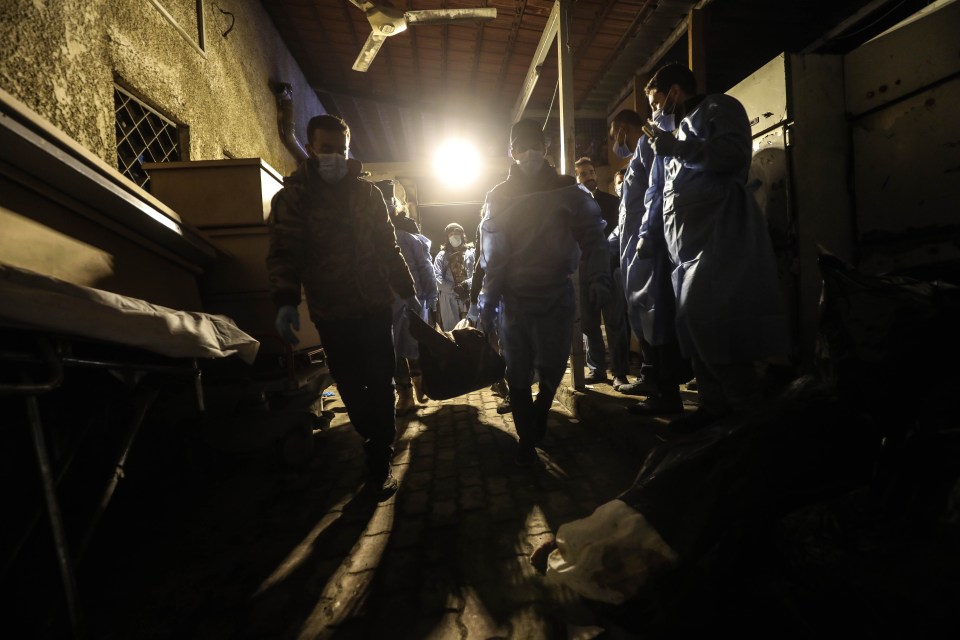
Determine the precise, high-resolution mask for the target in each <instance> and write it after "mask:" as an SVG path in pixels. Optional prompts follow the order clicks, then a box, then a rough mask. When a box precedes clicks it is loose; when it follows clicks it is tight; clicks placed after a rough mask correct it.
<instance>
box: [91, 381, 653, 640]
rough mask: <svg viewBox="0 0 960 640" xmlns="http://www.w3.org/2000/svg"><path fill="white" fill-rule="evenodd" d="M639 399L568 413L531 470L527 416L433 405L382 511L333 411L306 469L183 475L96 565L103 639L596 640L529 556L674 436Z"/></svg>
mask: <svg viewBox="0 0 960 640" xmlns="http://www.w3.org/2000/svg"><path fill="white" fill-rule="evenodd" d="M634 400H635V399H633V398H628V397H625V396H621V395H620V394H617V393H616V392H614V391H613V390H612V389H610V388H609V387H607V386H606V385H598V386H597V387H596V388H595V389H593V390H592V391H588V392H587V394H586V395H584V396H580V397H579V398H578V402H579V404H578V409H577V411H578V416H579V419H577V418H573V417H572V414H571V413H570V412H569V411H568V410H567V409H566V408H565V407H564V406H562V405H560V404H559V403H555V404H554V410H553V412H552V415H551V418H550V423H549V435H548V437H547V439H546V441H545V442H544V443H543V448H542V452H541V459H542V465H540V466H538V467H536V468H533V469H521V468H518V467H516V466H515V465H514V464H513V462H512V458H513V453H514V447H515V432H514V428H513V421H512V418H511V417H510V416H501V415H498V414H497V413H496V403H497V398H496V397H495V396H494V395H493V394H491V393H490V392H488V391H484V392H478V393H472V394H469V395H467V396H464V397H461V398H457V399H454V400H449V401H444V402H431V403H429V404H428V405H426V406H424V407H422V408H421V409H420V411H419V412H418V415H416V416H414V417H411V418H409V419H403V420H400V421H399V424H398V426H399V430H400V434H399V436H398V447H397V455H396V459H395V468H394V470H395V475H396V476H397V477H398V478H399V480H400V489H399V491H398V492H397V494H396V495H395V496H394V497H393V498H391V499H389V500H387V501H385V502H382V503H379V504H378V503H376V502H374V501H372V500H369V499H367V498H366V497H365V496H364V494H363V493H362V492H361V491H360V489H361V487H362V484H363V460H362V455H361V449H360V439H359V437H358V436H357V435H356V433H355V432H354V431H353V429H352V428H351V427H350V425H349V423H348V422H347V418H346V414H345V413H344V411H343V408H342V405H340V404H339V403H336V402H334V403H332V404H331V405H330V406H329V407H328V408H332V409H333V410H334V411H335V412H336V417H335V419H334V420H333V422H332V424H331V426H330V428H328V429H326V430H323V431H321V432H318V433H317V434H316V435H315V452H314V454H313V456H312V457H311V458H310V460H309V461H308V463H307V464H305V465H304V466H302V467H300V468H291V467H290V466H288V465H287V466H285V465H283V464H281V463H280V456H278V455H260V456H247V457H224V458H211V459H210V460H208V461H201V462H202V463H201V464H199V465H198V464H196V463H195V464H194V465H192V468H191V469H188V470H184V469H172V470H171V473H170V478H169V484H168V485H165V486H164V488H163V489H162V490H161V491H159V492H158V491H156V490H154V493H153V494H151V495H150V497H149V498H148V499H145V500H143V501H142V502H143V503H137V502H136V501H133V500H130V499H127V500H126V501H124V502H122V503H121V504H120V505H118V507H117V508H116V509H114V510H113V512H112V514H113V515H112V517H113V520H109V521H108V522H107V523H105V527H104V533H103V534H102V535H101V537H100V542H99V543H98V547H99V548H98V550H97V551H96V552H95V553H94V559H93V560H91V561H90V565H88V566H91V567H95V569H94V568H90V569H88V568H87V566H82V567H81V585H80V587H81V590H82V591H83V596H84V605H85V611H86V615H87V622H88V625H89V628H90V631H91V636H92V637H99V638H123V639H127V638H203V639H216V638H299V637H304V638H397V637H400V638H403V637H409V638H466V639H473V638H524V639H527V638H568V637H589V636H583V635H579V636H578V634H582V633H584V632H586V631H588V629H585V627H589V626H590V625H591V624H592V623H593V622H594V619H593V617H592V614H591V611H590V609H589V608H588V607H587V606H585V604H584V603H583V602H581V601H580V599H579V598H577V597H576V596H574V595H573V594H572V593H571V592H569V591H566V590H564V589H560V588H557V587H555V586H552V585H549V584H547V583H545V582H544V580H543V578H541V577H540V576H538V575H536V574H535V572H534V571H533V570H532V568H531V567H530V565H529V563H528V560H527V557H528V555H529V553H530V552H531V550H532V549H534V548H536V546H538V545H539V544H540V543H541V542H543V541H544V540H546V539H548V538H549V537H550V536H551V535H552V533H553V532H555V531H556V529H557V527H558V526H559V525H560V524H562V523H564V522H567V521H569V520H572V519H575V518H579V517H583V516H585V515H588V514H589V513H590V512H591V511H592V510H593V509H594V508H595V507H596V506H598V505H599V504H601V503H603V502H605V501H607V500H610V499H611V498H613V497H614V496H616V495H617V494H618V493H619V492H620V491H622V490H623V489H624V488H626V486H628V484H629V483H630V481H631V480H632V478H633V476H634V474H635V473H636V471H637V470H638V468H639V466H640V463H641V462H642V460H643V458H644V456H645V454H646V452H647V451H648V450H649V449H650V448H651V446H653V445H654V444H655V443H656V442H658V440H660V439H662V438H663V436H664V426H663V423H661V422H658V421H656V420H649V421H639V420H637V419H636V418H632V417H629V416H628V415H627V414H626V412H625V411H624V406H626V405H627V404H629V403H630V402H632V401H634ZM198 467H199V469H198ZM131 495H136V494H131ZM146 503H149V504H146Z"/></svg>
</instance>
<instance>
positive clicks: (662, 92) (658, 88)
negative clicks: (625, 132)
mask: <svg viewBox="0 0 960 640" xmlns="http://www.w3.org/2000/svg"><path fill="white" fill-rule="evenodd" d="M644 93H646V94H647V100H648V101H649V102H650V109H652V110H653V112H654V113H657V112H659V111H661V110H662V111H663V113H667V114H672V113H676V114H677V115H679V116H682V115H683V114H682V113H681V112H682V109H683V103H684V102H686V101H687V100H688V99H689V98H692V97H693V96H694V95H696V93H697V79H696V77H694V75H693V72H692V71H690V69H689V68H687V67H686V66H684V65H682V64H680V63H677V62H671V63H669V64H666V65H664V66H662V67H660V68H659V69H658V70H657V72H656V73H654V74H653V77H652V78H650V81H649V82H648V83H647V86H646V87H645V88H644Z"/></svg>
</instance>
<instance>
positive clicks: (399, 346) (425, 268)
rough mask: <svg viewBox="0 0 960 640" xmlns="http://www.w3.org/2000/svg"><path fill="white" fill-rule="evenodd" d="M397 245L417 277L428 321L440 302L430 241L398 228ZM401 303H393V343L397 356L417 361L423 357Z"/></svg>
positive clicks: (419, 293) (422, 310)
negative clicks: (431, 312)
mask: <svg viewBox="0 0 960 640" xmlns="http://www.w3.org/2000/svg"><path fill="white" fill-rule="evenodd" d="M397 245H398V246H399V247H400V253H402V254H403V259H404V260H405V261H406V263H407V267H408V268H409V269H410V275H412V276H413V284H414V287H415V288H416V290H417V299H418V300H419V301H420V309H419V315H420V317H422V318H423V319H424V320H427V313H428V310H429V309H431V308H433V306H434V305H435V304H436V303H437V294H438V291H437V280H436V277H435V275H434V270H433V262H432V261H431V259H430V240H429V239H427V237H426V236H424V235H422V234H419V233H411V232H408V231H404V230H402V229H397ZM404 308H405V307H404V304H403V302H402V301H401V300H396V301H394V303H393V343H394V348H395V349H396V352H397V357H400V358H410V359H414V360H415V359H417V358H419V357H420V350H419V348H418V343H417V341H416V340H414V339H413V337H412V336H411V335H410V330H409V320H407V315H406V314H405V313H404V312H403V310H404Z"/></svg>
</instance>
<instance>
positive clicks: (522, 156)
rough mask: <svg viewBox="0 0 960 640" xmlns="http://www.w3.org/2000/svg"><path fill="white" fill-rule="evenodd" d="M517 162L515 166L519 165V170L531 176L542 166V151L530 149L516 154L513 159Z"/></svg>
mask: <svg viewBox="0 0 960 640" xmlns="http://www.w3.org/2000/svg"><path fill="white" fill-rule="evenodd" d="M513 159H514V160H516V161H517V164H518V165H520V169H522V170H523V172H524V173H526V174H527V175H533V174H534V173H536V172H537V171H539V170H540V168H541V167H542V166H543V163H544V159H543V151H538V150H536V149H530V150H528V151H523V152H521V153H518V154H517V155H515V156H514V157H513Z"/></svg>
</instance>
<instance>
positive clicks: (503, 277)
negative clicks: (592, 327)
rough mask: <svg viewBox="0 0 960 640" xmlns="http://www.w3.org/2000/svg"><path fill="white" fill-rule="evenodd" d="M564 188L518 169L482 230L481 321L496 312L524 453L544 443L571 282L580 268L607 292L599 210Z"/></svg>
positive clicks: (566, 331)
mask: <svg viewBox="0 0 960 640" xmlns="http://www.w3.org/2000/svg"><path fill="white" fill-rule="evenodd" d="M568 180H570V179H569V176H557V175H556V173H555V171H554V170H553V168H551V167H549V166H548V165H544V168H543V169H542V170H541V172H540V173H539V174H537V175H534V176H525V175H523V173H522V171H521V170H520V169H518V168H517V166H516V165H515V166H513V167H511V173H510V177H509V178H508V180H507V181H506V182H504V183H502V184H500V185H498V186H497V187H495V188H494V189H493V190H492V191H490V193H488V194H487V198H486V202H485V204H484V216H483V220H482V222H481V223H480V238H481V258H480V265H481V266H482V267H483V268H484V269H485V275H484V279H483V287H482V289H481V291H480V299H479V304H480V307H481V318H489V317H491V309H492V308H495V307H497V306H498V305H499V307H500V310H501V313H500V316H499V332H500V342H501V349H502V353H503V357H504V359H505V360H506V363H507V372H506V379H507V383H508V384H509V386H510V399H511V403H512V406H513V415H514V422H515V424H516V427H517V433H518V435H519V437H520V443H521V446H533V444H534V443H536V442H537V441H539V440H540V438H542V437H543V435H544V432H545V429H546V416H547V411H548V410H549V408H550V405H551V404H552V402H553V397H554V394H555V393H556V389H557V387H558V386H559V385H560V382H561V381H562V378H563V372H564V370H565V369H566V363H567V358H568V357H569V355H570V344H571V340H572V338H573V319H574V315H575V313H576V301H575V300H574V288H573V283H572V282H571V278H570V276H571V274H573V272H574V271H575V270H576V269H577V266H578V264H579V265H580V268H581V269H583V270H585V271H586V273H585V277H584V281H585V282H588V283H593V282H595V281H599V282H601V283H602V284H604V285H605V286H607V287H610V286H611V283H610V259H609V252H608V250H607V243H606V239H605V238H604V234H603V228H604V220H603V218H602V217H601V216H600V207H599V206H598V205H597V203H596V202H595V201H594V199H593V198H592V197H591V196H590V195H589V194H587V193H585V192H584V191H582V190H581V189H579V188H578V187H577V186H576V185H574V184H573V183H572V180H571V181H569V182H568ZM561 185H568V186H561ZM557 187H559V188H557ZM540 189H546V190H540ZM581 253H582V255H583V261H582V262H581V260H580V258H581ZM534 371H536V372H537V373H538V376H539V386H540V392H539V394H538V396H537V400H536V403H535V404H534V403H533V401H532V398H531V395H530V388H531V384H532V381H533V374H534Z"/></svg>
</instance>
